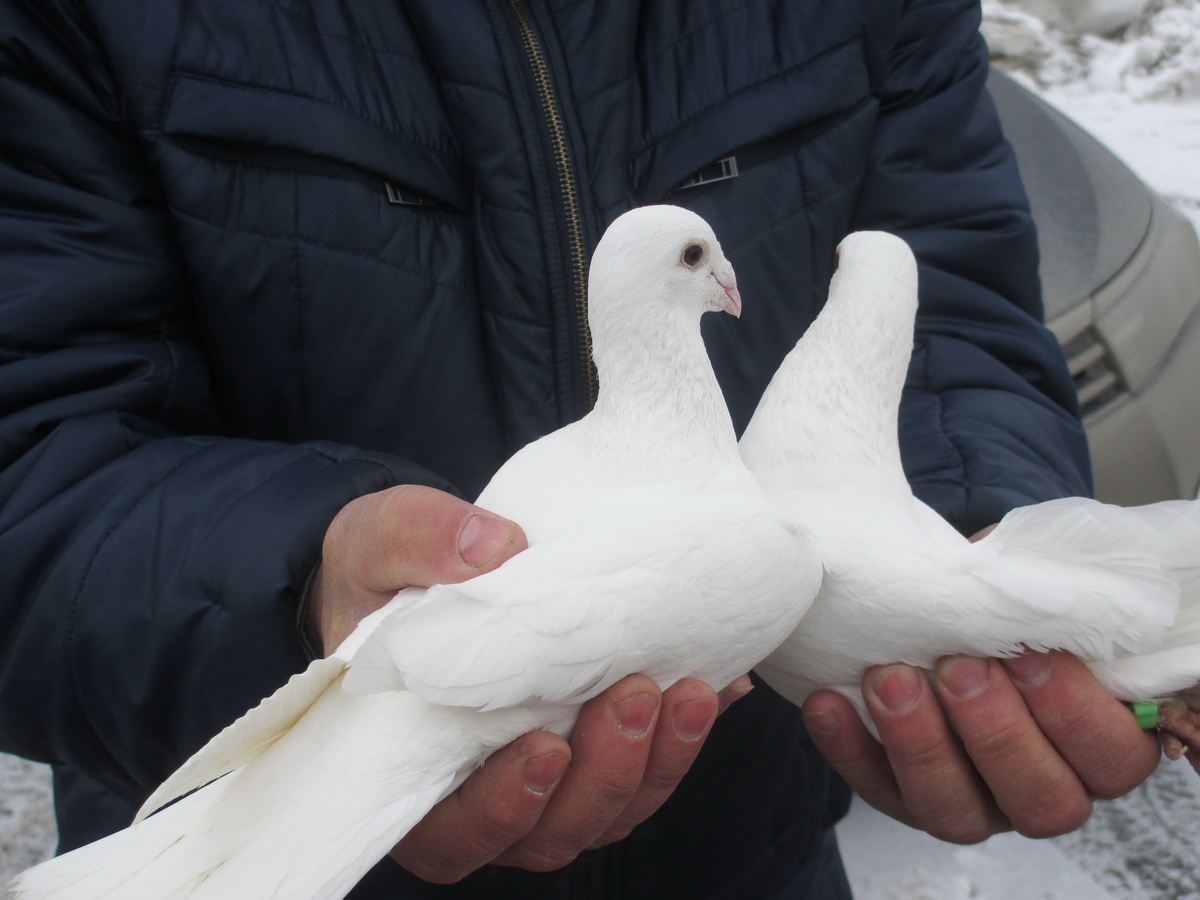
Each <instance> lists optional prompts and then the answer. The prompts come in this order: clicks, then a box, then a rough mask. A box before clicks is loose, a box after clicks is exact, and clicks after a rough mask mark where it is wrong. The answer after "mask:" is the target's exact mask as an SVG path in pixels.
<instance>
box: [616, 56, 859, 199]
mask: <svg viewBox="0 0 1200 900" xmlns="http://www.w3.org/2000/svg"><path fill="white" fill-rule="evenodd" d="M869 95H870V80H869V76H868V72H867V67H866V59H865V57H864V55H863V47H862V43H861V41H859V40H857V39H856V40H853V41H848V42H846V43H843V44H840V45H838V46H836V47H834V48H832V49H830V50H827V51H825V52H824V53H822V54H820V55H818V56H816V57H813V58H811V59H808V60H806V61H805V62H803V63H802V64H800V65H798V66H795V67H793V68H791V69H788V70H786V71H784V72H777V73H773V74H771V75H770V76H769V77H766V78H764V79H763V80H761V81H759V82H757V83H755V84H752V85H750V86H748V87H745V88H742V89H741V90H738V91H736V92H735V93H733V94H730V95H729V96H728V97H726V98H724V99H722V100H721V102H719V103H717V104H715V105H709V106H704V107H703V108H702V109H700V111H699V112H696V113H692V114H690V115H687V116H686V117H685V118H684V119H683V120H682V121H678V122H676V124H674V125H671V126H668V127H667V128H665V129H661V128H660V130H659V131H658V132H657V133H652V134H649V135H647V136H646V137H645V139H644V141H643V143H642V145H641V146H640V147H639V148H637V149H636V150H635V151H634V157H633V166H632V174H633V178H634V185H635V188H636V190H637V192H638V195H639V196H640V197H642V198H643V199H644V200H645V201H647V202H652V201H654V200H658V199H661V198H662V197H664V196H666V195H667V194H668V193H670V192H671V191H672V190H674V189H676V188H678V187H681V186H683V185H684V183H685V182H688V181H691V180H693V179H696V178H697V177H698V176H699V178H700V180H699V181H696V182H695V183H705V182H706V181H708V180H720V179H719V178H709V177H707V176H706V175H705V173H706V172H708V170H709V169H710V168H712V167H714V166H715V165H719V166H721V167H722V168H723V169H724V170H726V171H728V170H729V168H730V167H731V165H736V166H737V167H744V166H745V165H746V164H747V162H748V161H751V158H752V157H754V156H760V155H761V154H759V153H758V152H757V151H758V150H760V149H761V148H763V147H765V146H767V145H772V146H773V145H775V144H776V143H780V144H782V143H786V144H787V145H789V146H795V145H798V144H801V143H803V142H804V141H805V140H807V139H808V138H810V137H813V136H815V135H816V134H818V133H820V132H821V131H823V130H824V129H826V128H828V127H830V126H831V125H832V124H835V123H836V122H837V121H838V120H839V119H840V117H842V116H844V115H849V114H851V113H852V112H853V111H854V110H855V109H857V108H859V107H861V105H862V103H863V102H864V100H866V99H867V98H868V97H869ZM670 99H671V98H664V102H666V101H667V100H670ZM673 102H677V100H675V101H673ZM655 105H656V102H655V99H654V98H653V97H651V98H649V99H648V103H647V107H648V110H649V111H653V107H654V106H655ZM648 121H651V122H663V121H670V120H669V119H667V117H666V116H665V115H664V114H663V110H658V115H651V116H649V117H648ZM778 149H784V148H783V147H779V148H778ZM730 157H733V160H734V161H733V163H731V162H728V161H727V160H729V158H730ZM743 157H746V158H745V159H743Z"/></svg>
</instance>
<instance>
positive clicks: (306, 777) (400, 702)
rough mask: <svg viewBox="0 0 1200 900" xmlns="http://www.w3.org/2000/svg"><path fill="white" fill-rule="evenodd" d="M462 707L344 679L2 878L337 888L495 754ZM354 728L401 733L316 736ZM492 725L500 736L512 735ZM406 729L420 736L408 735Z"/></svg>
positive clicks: (276, 892) (241, 889) (58, 887)
mask: <svg viewBox="0 0 1200 900" xmlns="http://www.w3.org/2000/svg"><path fill="white" fill-rule="evenodd" d="M464 715H469V714H467V713H464V711H462V710H456V709H447V708H445V707H438V706H435V705H433V704H429V703H427V702H425V701H423V700H421V699H420V698H418V697H415V696H414V695H412V694H407V693H381V694H371V695H368V696H352V695H349V694H346V693H345V692H343V691H342V690H341V686H340V678H339V679H338V680H337V681H336V682H335V683H334V685H332V686H331V687H330V688H329V689H328V690H327V691H326V692H325V693H324V694H322V696H321V697H320V698H318V700H317V701H316V702H315V703H314V704H312V706H311V708H310V709H309V710H308V711H307V712H306V713H305V714H304V715H303V716H302V717H300V719H299V720H298V721H296V722H295V723H294V725H293V727H292V728H291V729H289V730H288V731H287V733H286V734H284V735H282V736H281V737H279V738H278V740H275V741H274V742H273V743H271V744H270V745H269V746H268V747H266V748H265V749H263V750H262V751H261V753H260V754H258V755H257V756H256V758H255V759H253V760H252V761H251V762H249V763H248V764H247V765H245V766H243V767H242V768H239V769H238V770H237V771H235V772H233V773H231V774H229V775H227V776H225V777H224V778H222V779H220V780H219V781H216V782H213V783H211V784H209V785H207V786H206V787H203V788H201V789H200V790H198V791H196V792H195V793H193V794H190V795H189V796H187V797H184V798H183V799H182V800H180V801H178V802H177V803H175V804H173V805H172V806H169V807H167V808H166V809H163V810H161V811H160V812H159V813H157V814H156V815H154V816H151V817H150V818H147V819H144V820H143V821H140V822H138V823H137V824H135V825H132V826H130V827H129V828H127V829H125V830H123V831H120V832H117V833H116V834H114V835H110V836H109V837H107V838H105V839H103V840H101V841H98V842H96V843H94V844H90V845H88V846H86V847H82V848H80V849H78V850H75V851H72V852H71V853H68V854H66V855H64V856H61V857H58V858H56V859H52V860H49V861H48V862H45V863H43V864H41V865H39V866H36V867H34V868H33V869H30V870H29V871H27V872H25V873H23V874H22V875H20V876H19V877H18V878H17V879H16V880H15V881H14V882H13V883H12V885H10V890H11V891H12V894H13V896H14V897H16V898H19V900H106V898H113V900H115V898H123V900H129V898H147V900H149V898H154V900H168V898H170V900H175V898H189V900H209V898H211V900H228V898H229V897H255V898H263V900H266V898H300V897H322V898H337V897H342V896H344V895H345V893H346V892H348V891H349V890H350V889H351V888H352V887H353V886H354V885H355V884H356V883H357V882H358V880H359V879H360V878H361V877H362V875H363V874H365V872H366V871H367V870H368V869H369V868H370V867H371V866H372V865H374V864H375V863H376V862H377V861H378V860H379V859H381V858H383V856H384V855H385V854H386V853H387V852H388V850H390V849H391V847H392V846H393V845H394V844H395V843H396V842H397V841H398V840H400V838H402V837H403V836H404V835H405V834H407V832H408V831H409V829H411V828H412V826H413V825H415V824H416V823H417V822H419V821H420V820H421V819H422V818H423V817H424V815H425V814H426V813H427V812H428V811H429V809H430V808H431V807H432V806H433V805H434V804H435V803H437V802H438V800H440V799H441V798H442V797H444V796H446V795H447V794H448V793H450V792H451V791H452V790H453V789H454V788H455V787H457V786H458V784H459V783H461V781H462V779H463V778H465V776H466V774H468V773H469V772H470V771H472V770H473V769H474V767H475V766H476V765H477V764H478V763H479V762H480V761H481V759H482V758H483V757H485V756H486V755H487V753H488V752H490V749H491V747H487V748H485V747H482V746H480V745H479V743H478V742H475V743H474V745H473V746H472V741H471V740H469V739H467V736H468V735H469V734H471V730H470V729H468V728H464V724H465V723H464V721H463V717H464ZM513 728H514V729H516V730H518V732H519V731H520V730H523V729H525V728H527V726H526V725H525V724H524V723H519V724H515V725H514V726H513ZM355 729H359V730H360V733H374V734H376V735H379V734H391V735H395V740H372V741H359V742H347V741H336V740H328V739H325V740H323V739H322V738H323V737H326V738H327V737H328V736H330V735H339V734H347V733H355ZM495 731H496V732H497V734H495V735H494V736H495V739H496V741H497V742H499V743H505V742H506V739H511V738H512V737H515V735H514V734H510V732H509V731H508V730H505V729H503V728H499V729H495ZM475 733H476V734H478V729H476V730H475ZM413 734H420V735H422V740H421V741H412V740H405V736H406V735H408V736H411V735H413ZM464 745H465V746H464ZM495 745H496V744H493V745H492V746H495ZM344 773H350V776H349V777H350V780H349V781H346V780H343V775H344ZM364 784H367V785H370V789H369V790H364V789H363V785H364ZM301 785H302V786H303V788H302V791H298V790H297V786H301ZM268 859H269V860H272V862H271V864H267V865H265V864H264V862H263V861H264V860H268ZM280 861H282V862H280Z"/></svg>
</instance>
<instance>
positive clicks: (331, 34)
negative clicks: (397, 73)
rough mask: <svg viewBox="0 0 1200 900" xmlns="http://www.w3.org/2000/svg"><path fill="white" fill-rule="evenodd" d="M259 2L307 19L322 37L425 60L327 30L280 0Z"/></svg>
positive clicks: (412, 58)
mask: <svg viewBox="0 0 1200 900" xmlns="http://www.w3.org/2000/svg"><path fill="white" fill-rule="evenodd" d="M257 2H259V3H261V4H263V5H265V6H271V7H274V9H275V10H276V11H277V12H281V13H286V14H288V15H292V16H295V17H296V18H298V19H302V20H303V21H305V22H307V23H310V24H311V25H312V26H313V28H312V30H313V32H314V33H316V34H319V35H321V37H326V38H331V39H333V40H335V41H343V42H345V43H347V44H352V45H354V46H355V47H365V48H366V49H368V50H370V51H371V52H372V53H382V54H385V55H387V56H398V57H400V58H401V59H406V60H410V61H412V62H417V63H423V62H424V60H423V59H422V57H421V55H420V54H418V53H408V52H406V51H404V50H397V49H395V48H392V47H384V46H381V45H379V44H373V43H371V42H370V41H368V40H365V39H363V38H359V37H355V36H354V35H352V34H341V33H339V32H336V31H326V30H325V29H323V28H320V27H318V26H317V20H316V19H314V18H313V17H312V16H306V15H305V14H304V13H302V12H300V11H299V10H297V9H295V8H294V7H292V6H290V5H286V4H284V3H280V2H279V0H257Z"/></svg>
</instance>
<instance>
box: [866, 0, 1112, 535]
mask: <svg viewBox="0 0 1200 900" xmlns="http://www.w3.org/2000/svg"><path fill="white" fill-rule="evenodd" d="M978 27H979V6H978V4H977V3H970V2H959V0H954V2H946V0H940V2H939V0H933V2H917V3H910V4H906V5H905V11H904V13H903V15H902V17H901V19H900V26H899V30H898V38H897V40H896V42H895V43H894V44H893V45H892V46H891V47H890V48H888V50H887V53H886V57H887V58H886V62H884V63H883V64H882V65H881V66H880V69H881V70H883V71H884V72H885V74H884V75H883V76H882V77H881V79H880V87H879V102H880V110H881V114H880V119H879V125H878V134H877V141H876V144H875V147H874V149H873V151H872V160H871V166H870V171H869V174H868V176H867V179H866V181H865V183H864V185H863V189H862V191H861V194H860V200H859V203H858V208H857V213H856V221H855V222H854V227H855V228H881V229H883V230H888V231H892V232H894V233H896V234H899V235H900V236H901V237H903V238H904V239H905V240H907V241H908V242H909V244H910V245H911V246H912V248H913V250H914V252H915V253H916V255H917V259H918V262H919V266H920V281H921V308H920V312H919V314H918V320H917V335H916V348H915V353H914V355H913V362H912V367H911V369H910V372H909V380H908V385H907V389H906V394H905V400H904V404H903V407H902V411H901V442H902V448H903V453H904V460H905V466H906V469H907V471H908V473H909V477H910V480H911V481H912V482H913V485H914V489H915V490H916V492H917V493H918V495H920V496H921V498H922V499H924V500H925V501H926V502H928V503H930V504H931V505H933V506H934V507H935V508H936V509H938V511H939V512H941V513H942V514H943V515H945V516H946V517H947V518H948V519H949V520H950V521H952V522H953V523H954V524H955V525H956V526H957V527H958V528H960V529H961V530H962V531H963V532H965V533H968V534H970V533H972V532H973V531H975V530H978V529H979V528H982V527H983V526H985V525H988V524H991V523H993V522H995V521H998V520H999V518H1000V517H1001V516H1002V515H1003V514H1004V513H1005V512H1007V511H1008V510H1009V509H1011V508H1012V507H1014V506H1021V505H1025V504H1029V503H1034V502H1038V501H1041V500H1046V499H1051V498H1055V497H1061V496H1066V495H1076V494H1082V495H1086V494H1088V493H1090V490H1091V474H1090V464H1089V461H1088V451H1087V444H1086V438H1085V436H1084V432H1083V428H1082V425H1081V424H1080V422H1079V419H1078V409H1077V404H1076V399H1075V390H1074V385H1073V383H1072V381H1071V378H1070V375H1069V373H1068V371H1067V368H1066V364H1065V362H1064V359H1063V356H1062V353H1061V351H1060V349H1059V347H1058V343H1057V341H1056V340H1055V339H1054V337H1053V335H1052V334H1051V333H1050V332H1049V331H1048V330H1047V329H1046V328H1045V327H1044V326H1043V325H1042V322H1041V317H1042V307H1041V291H1040V285H1039V281H1038V274H1037V267H1038V252H1037V239H1036V232H1035V229H1034V224H1033V221H1032V218H1031V216H1030V212H1029V208H1028V203H1027V201H1026V199H1025V193H1024V189H1023V187H1022V186H1021V183H1020V176H1019V173H1018V171H1017V165H1016V160H1015V158H1014V155H1013V152H1012V149H1011V147H1010V146H1009V145H1008V144H1007V142H1006V141H1005V139H1004V137H1003V135H1002V134H1001V131H1000V124H999V121H998V118H997V115H996V112H995V109H994V107H993V105H992V101H991V98H990V96H989V95H988V94H987V92H986V90H985V86H984V84H985V80H986V78H987V69H988V61H987V48H986V47H985V45H984V43H983V40H982V38H981V37H980V35H979V31H978Z"/></svg>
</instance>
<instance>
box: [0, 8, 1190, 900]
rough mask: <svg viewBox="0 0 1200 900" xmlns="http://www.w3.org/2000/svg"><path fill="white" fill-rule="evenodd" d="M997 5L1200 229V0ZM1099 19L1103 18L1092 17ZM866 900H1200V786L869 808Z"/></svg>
mask: <svg viewBox="0 0 1200 900" xmlns="http://www.w3.org/2000/svg"><path fill="white" fill-rule="evenodd" d="M1039 3H1040V4H1041V8H1043V9H1044V8H1045V6H1046V4H1047V3H1054V4H1058V5H1060V6H1065V7H1068V12H1069V13H1070V14H1069V15H1065V16H1063V17H1060V20H1061V21H1068V22H1070V21H1075V22H1078V21H1086V20H1088V19H1089V18H1090V19H1091V20H1096V19H1097V17H1099V16H1102V15H1107V14H1109V12H1110V10H1111V8H1112V7H1113V6H1124V7H1128V8H1131V9H1142V10H1143V14H1142V15H1141V16H1140V17H1138V18H1137V19H1136V20H1135V21H1134V22H1133V23H1132V24H1131V25H1129V26H1128V27H1127V28H1125V29H1123V31H1122V32H1121V33H1120V34H1118V35H1116V36H1108V37H1098V36H1095V35H1087V34H1082V35H1081V34H1073V33H1071V32H1069V31H1067V30H1065V29H1064V28H1063V27H1060V26H1057V25H1048V24H1045V22H1044V21H1043V20H1042V19H1038V18H1035V17H1033V16H1031V15H1030V14H1029V13H1028V12H1026V10H1028V9H1038V8H1039V7H1038V4H1039ZM1020 4H1021V5H1018V3H1017V2H1007V0H984V4H983V5H984V14H985V23H984V28H983V31H984V34H985V36H986V37H987V39H988V43H989V45H990V46H991V48H992V53H993V58H994V59H995V60H996V62H997V64H998V65H1001V66H1002V67H1003V68H1005V69H1006V70H1008V71H1010V72H1012V73H1013V74H1015V75H1016V76H1017V77H1018V78H1020V79H1021V80H1022V81H1023V82H1024V83H1025V84H1026V85H1028V86H1029V87H1032V88H1033V89H1034V90H1036V91H1037V92H1038V93H1040V94H1041V95H1042V96H1043V97H1045V98H1046V99H1047V100H1049V101H1050V102H1051V103H1053V104H1054V105H1055V106H1057V107H1058V108H1059V109H1061V110H1063V111H1064V112H1065V113H1066V114H1067V115H1069V116H1071V117H1072V118H1074V119H1075V120H1076V121H1078V122H1079V123H1080V124H1081V125H1083V126H1084V127H1085V128H1086V129H1088V130H1089V131H1091V132H1092V133H1093V134H1095V135H1096V136H1097V137H1099V138H1100V139H1101V140H1102V141H1103V142H1104V143H1105V144H1107V145H1108V146H1109V147H1110V148H1112V150H1113V151H1114V152H1115V153H1116V154H1117V155H1118V156H1119V157H1121V158H1122V159H1123V160H1124V161H1125V162H1126V164H1127V165H1129V166H1130V167H1131V168H1132V169H1133V170H1134V171H1136V172H1137V173H1138V174H1139V175H1141V177H1142V178H1143V179H1144V180H1145V181H1146V182H1147V183H1148V184H1150V185H1151V186H1152V187H1154V188H1155V189H1156V190H1158V191H1159V192H1160V193H1162V194H1163V195H1164V196H1166V197H1167V198H1168V199H1170V200H1172V201H1173V202H1174V203H1175V204H1176V205H1177V206H1178V207H1179V208H1180V209H1182V210H1184V211H1185V212H1186V213H1187V214H1188V215H1190V216H1191V218H1192V221H1193V222H1194V223H1196V224H1197V225H1198V226H1200V0H1152V2H1150V3H1149V4H1147V3H1145V2H1141V3H1139V2H1137V0H1132V2H1131V0H1020ZM1089 14H1091V15H1089ZM49 810H50V801H49V778H48V770H47V769H46V767H44V766H37V765H34V764H32V763H26V762H25V761H23V760H18V759H15V758H14V757H8V756H3V755H0V884H3V883H4V882H6V881H7V880H8V878H9V877H10V876H11V875H14V874H16V873H17V872H18V871H20V870H21V869H23V868H25V867H27V866H28V865H30V864H32V863H33V862H36V861H37V860H38V859H41V858H44V857H45V856H47V855H49V854H50V852H51V851H52V848H53V845H54V840H55V832H54V825H53V821H52V818H51V815H50V811H49ZM838 833H839V839H840V840H841V842H842V851H843V855H844V856H845V858H846V862H847V867H848V869H849V871H850V877H851V883H852V884H853V886H854V889H855V896H856V897H857V898H858V900H1010V898H1021V900H1114V898H1120V900H1200V866H1198V861H1200V779H1198V778H1196V776H1195V775H1194V774H1193V773H1192V772H1191V770H1190V768H1189V767H1188V766H1187V765H1186V764H1175V765H1166V764H1164V765H1163V766H1162V767H1161V768H1160V769H1159V771H1158V773H1156V775H1155V776H1154V777H1153V778H1152V779H1151V780H1150V781H1149V782H1147V783H1146V784H1145V785H1143V786H1142V787H1141V788H1139V789H1138V790H1137V791H1135V792H1134V793H1133V794H1131V795H1130V796H1128V797H1125V798H1122V799H1121V800H1117V801H1113V802H1109V803H1097V804H1096V810H1095V813H1094V814H1093V816H1092V820H1091V821H1090V822H1089V823H1088V824H1087V825H1086V826H1085V827H1084V828H1083V829H1081V830H1080V831H1078V832H1075V833H1074V834H1070V835H1065V836H1063V837H1059V838H1054V839H1052V840H1048V841H1031V840H1027V839H1025V838H1021V837H1019V836H1017V835H1011V834H1008V835H998V836H996V837H993V838H992V839H990V840H988V841H986V842H984V843H983V844H980V845H978V846H974V847H958V846H955V845H952V844H945V843H942V842H940V841H937V840H935V839H933V838H931V837H929V836H928V835H925V834H922V833H920V832H916V831H912V830H911V829H908V828H906V827H904V826H903V825H900V824H898V823H896V822H893V821H891V820H890V819H887V818H886V817H884V816H882V815H880V814H878V813H875V812H874V811H873V810H871V809H870V808H868V807H867V806H866V805H865V804H862V803H858V802H856V804H855V806H854V808H853V809H852V811H851V813H850V816H849V817H848V818H847V820H846V821H845V822H844V823H842V825H840V826H839V828H838Z"/></svg>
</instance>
